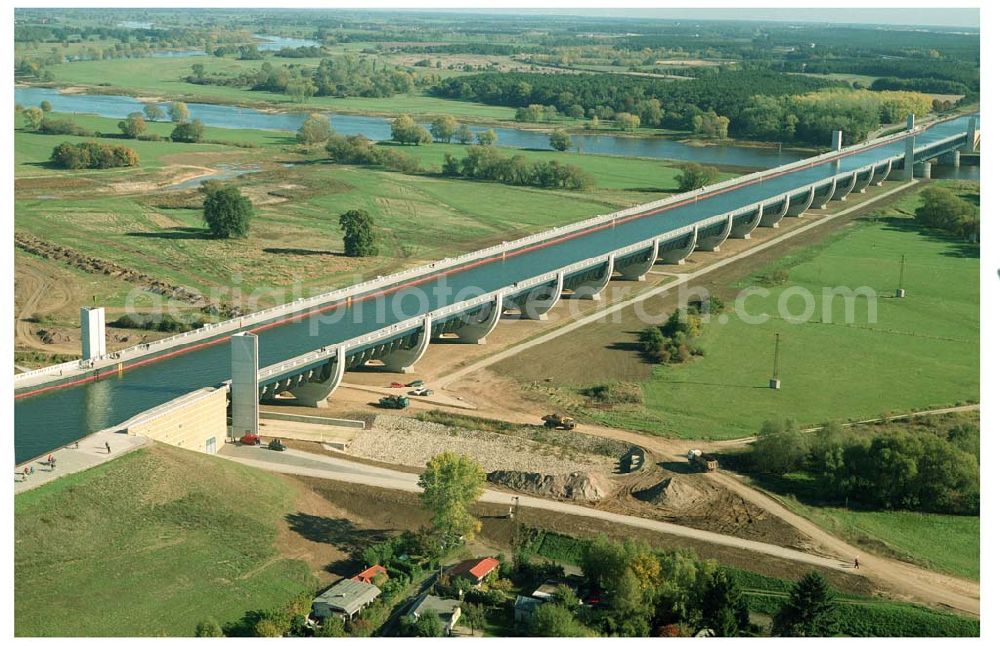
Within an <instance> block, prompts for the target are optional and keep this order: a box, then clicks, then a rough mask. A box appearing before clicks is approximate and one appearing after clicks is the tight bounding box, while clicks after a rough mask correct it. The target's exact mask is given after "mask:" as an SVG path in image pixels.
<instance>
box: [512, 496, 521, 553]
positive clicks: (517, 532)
mask: <svg viewBox="0 0 1000 646" xmlns="http://www.w3.org/2000/svg"><path fill="white" fill-rule="evenodd" d="M511 501H512V502H513V503H514V504H513V506H512V507H511V509H510V519H511V521H513V523H514V531H512V532H511V534H510V551H511V554H514V553H516V552H517V550H518V547H520V543H521V523H519V522H518V521H517V512H518V508H519V507H520V504H521V498H520V496H511Z"/></svg>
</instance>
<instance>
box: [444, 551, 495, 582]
mask: <svg viewBox="0 0 1000 646" xmlns="http://www.w3.org/2000/svg"><path fill="white" fill-rule="evenodd" d="M499 569H500V561H498V560H496V559H495V558H492V557H486V558H484V559H469V560H466V561H462V562H461V563H459V564H458V565H456V566H455V567H453V568H451V570H449V574H451V576H462V577H465V578H467V579H469V580H470V581H472V583H473V584H474V585H479V584H480V583H482V582H483V581H485V580H486V579H487V577H489V576H490V575H491V574H493V573H494V572H496V571H498V570H499Z"/></svg>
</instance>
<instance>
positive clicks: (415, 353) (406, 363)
mask: <svg viewBox="0 0 1000 646" xmlns="http://www.w3.org/2000/svg"><path fill="white" fill-rule="evenodd" d="M417 334H418V336H417V340H416V342H415V343H414V345H413V346H411V347H409V348H402V347H400V348H397V349H395V350H393V351H392V352H390V353H389V354H387V355H385V356H384V357H382V365H383V366H385V369H386V370H387V371H389V372H402V373H409V372H413V366H414V364H416V363H417V361H419V360H420V357H422V356H424V352H427V346H429V345H430V343H431V319H430V317H429V316H428V317H425V318H424V322H423V324H422V325H421V327H420V331H419V332H418V333H417Z"/></svg>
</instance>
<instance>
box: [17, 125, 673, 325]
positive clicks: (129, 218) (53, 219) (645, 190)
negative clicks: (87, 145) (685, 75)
mask: <svg viewBox="0 0 1000 646" xmlns="http://www.w3.org/2000/svg"><path fill="white" fill-rule="evenodd" d="M54 116H56V117H64V116H70V115H58V114H57V115H54ZM72 118H73V120H74V121H75V122H76V123H78V124H79V125H81V126H84V127H86V128H88V129H91V130H96V131H99V132H102V133H114V132H116V131H117V120H116V119H108V118H102V117H95V116H85V115H72ZM172 127H173V125H172V124H168V123H154V124H150V130H151V131H152V132H155V133H157V134H161V135H167V134H169V132H170V130H171V129H172ZM205 137H206V138H207V139H212V140H218V141H223V142H229V143H230V144H232V145H226V144H179V143H172V142H169V141H166V142H143V141H136V140H126V139H111V138H108V139H101V141H103V142H107V143H122V144H124V145H127V146H129V147H132V148H134V149H135V150H136V151H137V152H138V153H139V156H140V159H141V167H140V168H136V169H109V170H79V171H66V170H60V169H56V168H52V167H51V166H49V165H48V163H47V160H48V157H49V155H50V154H51V151H52V148H53V147H54V146H56V145H58V144H59V143H62V142H63V141H85V140H87V139H86V138H79V137H66V136H58V135H42V134H36V133H32V132H26V131H23V130H18V131H16V133H15V167H16V177H17V183H16V218H15V228H16V230H17V231H23V232H28V233H32V234H34V235H37V236H39V237H42V238H45V239H47V240H50V241H52V242H55V243H59V244H61V245H64V246H67V247H70V248H72V249H75V250H77V251H79V252H81V253H83V254H86V255H90V256H95V257H99V258H104V259H107V260H112V261H114V262H117V263H119V264H121V265H123V266H126V267H130V268H134V269H137V270H140V271H143V272H144V273H147V274H151V275H153V276H155V277H157V278H162V279H164V280H168V281H170V282H171V283H174V284H179V285H189V286H193V287H196V288H198V289H199V290H201V291H202V292H206V291H207V290H211V289H212V288H218V287H222V286H232V285H233V284H234V281H236V280H239V281H240V284H241V287H242V288H243V289H244V290H253V289H258V288H269V287H287V286H290V285H293V284H300V285H302V286H303V288H304V289H307V290H308V289H313V288H315V289H325V288H330V287H334V286H338V285H342V284H346V283H348V282H351V281H354V280H357V279H358V278H359V277H360V276H368V275H374V274H384V273H387V272H389V271H392V270H394V269H398V268H400V267H403V266H406V265H408V264H414V263H417V262H421V261H428V260H433V259H436V258H441V257H445V256H448V255H452V254H454V253H455V252H457V251H462V250H473V249H476V248H480V247H483V246H488V245H489V244H490V243H492V242H499V241H501V240H509V239H513V238H515V237H518V236H521V235H526V234H528V233H531V232H535V231H539V230H542V229H545V228H548V227H552V226H557V225H560V224H565V223H568V222H572V221H575V220H579V219H582V218H586V217H589V216H592V215H597V214H600V213H606V212H610V211H614V210H616V209H619V208H623V207H625V206H629V205H632V204H635V203H640V202H646V201H651V200H655V199H658V198H660V197H663V196H665V195H667V194H669V193H670V192H671V191H672V190H674V189H675V188H676V185H677V183H676V179H677V176H678V174H679V171H678V170H677V169H676V168H675V167H673V166H671V165H670V163H669V162H664V161H662V160H641V159H627V158H620V157H606V156H599V155H583V154H577V153H571V152H565V153H559V152H556V151H514V150H508V149H504V150H503V154H505V155H512V154H515V153H516V154H523V155H525V156H526V157H527V158H528V159H529V160H530V161H536V160H545V159H558V160H560V161H561V162H563V163H570V164H576V165H579V166H581V167H583V168H584V169H585V170H586V171H587V172H589V173H590V174H591V175H593V177H594V178H595V188H594V189H593V190H590V191H560V190H542V189H536V188H528V187H515V186H506V185H503V184H499V183H488V182H473V181H469V180H461V179H446V178H442V177H440V176H437V175H435V174H434V173H436V172H437V170H438V168H439V167H440V164H441V161H442V160H443V158H444V155H445V153H446V152H451V153H452V154H455V155H456V156H458V157H462V156H464V151H463V150H462V148H463V147H462V146H460V145H458V144H451V145H446V144H432V145H426V146H419V147H415V146H407V147H398V148H399V149H400V150H402V151H403V152H405V153H406V154H408V155H412V156H414V157H417V158H418V159H419V160H420V161H421V164H422V165H423V166H424V168H425V169H427V170H428V171H429V173H428V174H422V175H404V174H401V173H395V172H388V171H385V170H381V169H377V168H360V167H348V166H335V165H332V164H328V163H326V162H325V160H324V159H323V156H324V153H323V152H322V150H321V149H319V150H317V149H304V148H302V147H300V146H298V145H296V144H294V137H293V135H291V134H290V133H280V132H273V131H261V130H228V129H221V128H207V129H206V133H205ZM248 144H249V145H253V146H256V147H255V148H245V147H238V145H242V146H245V145H248ZM226 164H228V165H236V166H241V167H251V168H254V169H256V170H257V172H255V173H253V174H248V175H244V176H243V177H241V178H239V179H237V180H233V181H235V182H236V183H237V184H238V185H239V186H240V188H241V190H243V191H244V193H245V194H247V195H248V196H250V197H251V199H252V200H253V201H254V203H255V206H256V215H255V219H254V222H253V225H252V233H251V236H250V238H249V239H246V240H215V239H211V238H208V237H207V236H206V235H205V233H204V228H203V227H204V224H203V222H202V217H201V208H200V197H199V196H198V195H197V194H196V193H195V192H194V191H193V190H187V191H172V190H169V185H170V184H171V183H173V182H176V181H178V180H180V179H183V178H184V177H188V176H191V175H192V174H198V173H204V172H207V169H211V168H218V167H219V166H220V165H226ZM351 208H365V209H367V210H368V211H369V212H370V213H372V215H374V216H375V218H376V221H377V222H378V225H379V227H380V229H381V230H382V255H381V256H379V257H376V258H368V259H349V258H345V257H343V256H342V255H341V254H342V251H343V249H342V242H341V235H340V231H339V230H338V229H337V224H336V219H337V217H338V216H339V214H340V213H342V212H344V211H346V210H348V209H351ZM116 293H117V294H118V296H116V297H115V298H116V300H114V301H112V302H102V304H104V305H106V306H108V307H112V308H115V307H118V306H120V305H122V302H123V299H124V296H125V295H127V293H128V290H120V291H119V292H116ZM119 296H120V297H121V300H122V302H119ZM294 297H297V296H296V295H294V294H293V293H291V292H286V293H284V294H275V295H274V296H273V298H275V299H278V300H284V299H290V298H294ZM269 298H271V297H269ZM270 302H273V301H272V300H264V301H262V302H261V303H260V305H261V306H263V305H265V304H267V303H270ZM67 322H68V320H67Z"/></svg>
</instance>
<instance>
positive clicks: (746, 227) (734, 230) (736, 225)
mask: <svg viewBox="0 0 1000 646" xmlns="http://www.w3.org/2000/svg"><path fill="white" fill-rule="evenodd" d="M763 215H764V205H763V204H758V205H757V208H756V209H754V210H753V211H751V212H750V214H749V215H741V216H740V217H739V218H736V217H734V218H733V224H732V226H731V227H730V229H729V237H730V238H738V239H739V238H742V239H743V240H749V239H750V232H751V231H753V230H754V229H756V228H757V225H759V224H760V220H761V218H762V217H763Z"/></svg>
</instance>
